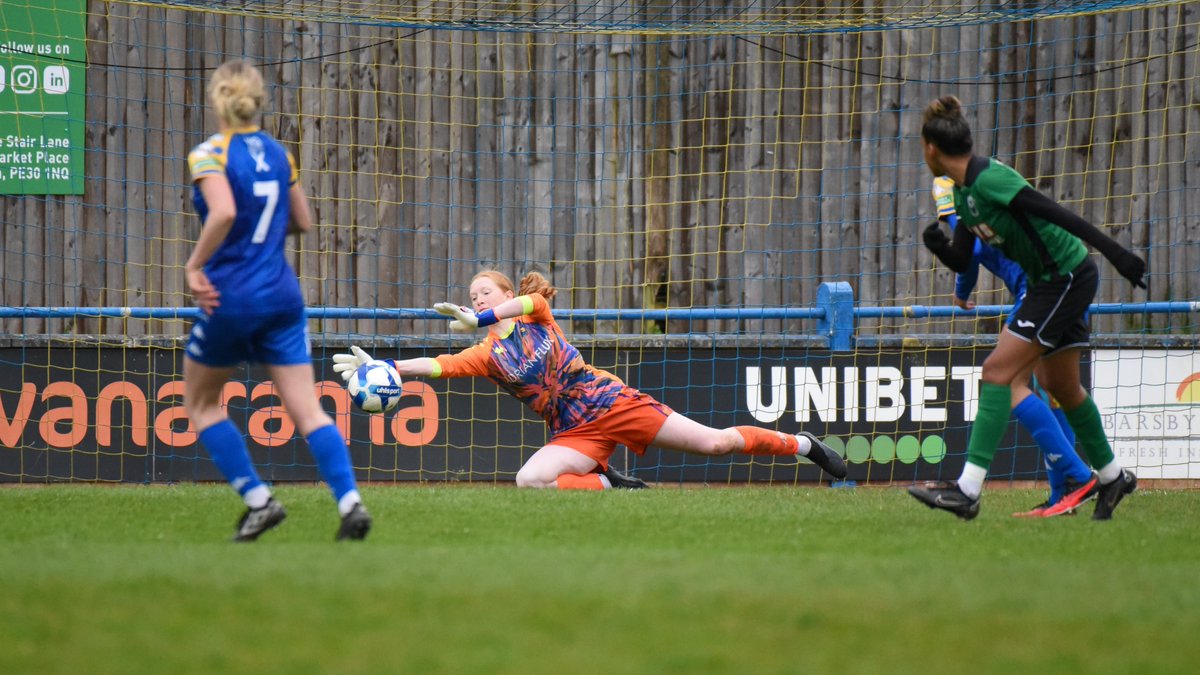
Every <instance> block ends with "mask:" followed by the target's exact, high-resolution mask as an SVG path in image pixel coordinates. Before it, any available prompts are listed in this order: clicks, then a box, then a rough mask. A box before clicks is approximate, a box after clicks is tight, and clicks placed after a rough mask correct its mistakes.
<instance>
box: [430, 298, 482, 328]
mask: <svg viewBox="0 0 1200 675" xmlns="http://www.w3.org/2000/svg"><path fill="white" fill-rule="evenodd" d="M433 309H434V311H436V312H437V313H438V314H443V315H445V316H449V317H454V320H453V321H451V322H450V330H452V331H454V332H455V333H469V332H471V331H473V330H475V329H476V328H479V317H478V316H476V315H475V312H473V311H471V310H470V309H468V308H466V307H460V306H458V305H456V304H454V303H452V302H439V303H437V304H436V305H434V306H433Z"/></svg>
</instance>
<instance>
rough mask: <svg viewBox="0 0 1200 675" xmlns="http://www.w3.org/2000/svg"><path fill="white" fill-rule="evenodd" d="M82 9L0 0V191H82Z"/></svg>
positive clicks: (78, 2)
mask: <svg viewBox="0 0 1200 675" xmlns="http://www.w3.org/2000/svg"><path fill="white" fill-rule="evenodd" d="M86 11H87V0H4V1H3V2H0V194H7V195H31V194H32V195H80V194H83V184H84V181H83V178H84V175H83V171H84V168H83V167H84V164H83V145H84V128H85V123H86V120H85V118H84V110H85V106H86V96H85V91H84V89H85V84H86V79H87V65H86V64H87V61H86V59H87V51H86V49H85V38H86V22H85V16H86Z"/></svg>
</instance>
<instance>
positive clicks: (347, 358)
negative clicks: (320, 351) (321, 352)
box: [333, 345, 375, 382]
mask: <svg viewBox="0 0 1200 675" xmlns="http://www.w3.org/2000/svg"><path fill="white" fill-rule="evenodd" d="M350 351H351V352H352V353H350V354H334V355H333V372H335V373H341V374H342V379H343V380H345V381H346V382H349V381H350V376H351V375H352V374H353V373H354V371H356V370H358V368H359V366H361V365H363V364H364V363H366V362H368V361H374V360H375V359H372V358H371V355H370V354H368V353H366V352H364V351H363V350H362V349H359V347H358V345H350Z"/></svg>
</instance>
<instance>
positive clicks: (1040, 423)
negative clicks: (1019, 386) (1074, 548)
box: [1013, 396, 1092, 504]
mask: <svg viewBox="0 0 1200 675" xmlns="http://www.w3.org/2000/svg"><path fill="white" fill-rule="evenodd" d="M1013 415H1014V416H1015V417H1016V418H1017V421H1018V422H1020V423H1021V424H1022V425H1024V426H1025V428H1026V429H1028V430H1029V433H1030V435H1031V436H1033V440H1034V441H1036V442H1037V444H1038V447H1039V448H1041V449H1042V456H1043V457H1044V458H1045V461H1046V467H1047V476H1048V479H1049V482H1050V503H1051V504H1055V503H1057V502H1058V500H1059V499H1061V498H1062V496H1063V492H1064V489H1065V486H1066V482H1067V478H1071V479H1073V480H1075V481H1078V482H1081V483H1086V482H1087V481H1089V480H1091V477H1092V471H1091V469H1089V468H1088V467H1087V465H1086V464H1084V463H1083V460H1081V459H1079V455H1078V454H1076V452H1075V446H1074V445H1073V444H1072V443H1070V442H1069V441H1068V440H1067V437H1066V436H1065V435H1063V431H1062V427H1061V426H1059V419H1058V418H1057V417H1055V415H1054V413H1053V412H1051V410H1050V406H1048V405H1046V402H1045V401H1043V400H1042V399H1040V398H1038V397H1037V396H1027V397H1026V398H1025V400H1024V401H1021V403H1020V404H1019V405H1017V407H1015V408H1013Z"/></svg>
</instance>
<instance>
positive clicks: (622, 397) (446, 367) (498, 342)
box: [333, 271, 846, 490]
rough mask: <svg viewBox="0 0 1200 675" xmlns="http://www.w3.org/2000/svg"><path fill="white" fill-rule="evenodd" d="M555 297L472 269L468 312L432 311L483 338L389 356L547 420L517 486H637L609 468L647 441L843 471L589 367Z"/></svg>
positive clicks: (758, 431) (786, 440)
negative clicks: (481, 386) (485, 385)
mask: <svg viewBox="0 0 1200 675" xmlns="http://www.w3.org/2000/svg"><path fill="white" fill-rule="evenodd" d="M556 293H557V289H555V288H554V287H553V286H551V285H550V283H549V281H547V280H546V278H545V277H543V276H542V275H541V274H538V273H536V272H531V273H529V274H527V275H525V276H524V277H523V278H522V279H521V284H520V291H519V294H518V292H517V291H515V290H514V285H513V283H512V280H511V279H509V278H508V277H507V276H506V275H504V274H502V273H500V272H496V271H485V272H480V273H479V274H476V275H475V277H474V278H473V279H472V280H471V285H470V297H471V307H470V308H468V307H460V306H459V305H456V304H453V303H445V302H443V303H438V304H436V305H434V309H435V310H436V311H437V312H438V313H440V314H443V315H446V316H448V317H450V318H451V319H452V320H451V322H450V328H451V330H454V331H458V332H471V331H475V330H478V329H487V334H486V335H485V336H484V338H483V340H482V341H481V342H479V343H477V344H475V345H473V346H471V347H468V348H467V349H464V350H462V351H461V352H458V353H456V354H442V355H439V356H436V357H433V358H428V357H423V358H416V359H406V360H397V361H392V362H391V363H392V365H393V366H394V367H395V368H396V370H397V372H399V373H400V375H401V376H406V377H431V378H450V377H485V378H487V379H489V380H491V381H492V382H495V383H496V385H497V386H499V387H500V388H501V389H503V390H505V391H507V392H508V393H509V394H512V395H513V396H514V397H516V398H517V399H518V400H520V401H521V402H523V403H524V404H525V405H527V406H529V408H530V409H531V410H533V411H534V412H535V413H537V414H538V415H539V416H540V417H541V418H542V419H543V420H545V422H546V426H547V428H548V429H549V432H550V440H549V442H548V443H547V444H546V445H544V446H543V447H542V448H541V449H539V450H538V451H537V452H535V453H534V454H533V455H532V456H531V457H530V458H529V460H528V461H526V462H525V464H524V465H523V466H522V467H521V468H520V470H519V471H518V472H517V477H516V482H517V486H518V487H534V488H558V489H575V490H602V489H607V488H640V487H645V483H644V482H643V481H641V480H640V479H637V478H631V477H627V476H624V475H622V474H619V473H617V472H616V471H614V470H613V469H612V468H611V467H610V466H609V458H610V457H611V456H612V454H613V452H614V451H615V450H616V447H617V445H618V444H623V445H625V446H626V447H627V448H629V449H630V450H631V451H633V452H634V453H635V454H637V455H639V456H640V455H642V454H643V453H645V451H646V448H647V447H649V446H654V447H658V448H664V449H668V450H680V451H683V452H689V453H695V454H699V455H707V456H719V455H728V454H731V453H735V452H737V453H745V454H752V455H780V456H793V455H798V456H802V457H807V458H808V459H810V460H811V461H812V462H813V463H814V464H816V465H817V466H818V467H820V468H821V469H823V470H824V471H825V472H827V473H829V474H830V475H831V476H833V477H834V478H839V479H840V478H844V477H845V476H846V463H845V462H844V461H843V460H842V458H841V457H840V456H839V455H838V454H837V453H836V452H834V451H833V450H832V449H831V448H830V447H829V446H827V445H825V444H824V443H822V442H821V441H820V440H819V439H817V437H816V436H814V435H813V434H811V433H809V432H807V431H800V432H798V433H796V434H789V433H782V432H778V431H772V430H768V429H762V428H759V427H753V426H736V427H730V428H726V429H715V428H712V427H709V426H705V425H703V424H700V423H699V422H696V421H694V420H690V419H688V418H687V417H684V416H683V415H680V414H679V413H677V412H675V411H673V410H671V408H669V407H667V406H666V405H664V404H662V403H660V402H659V401H656V400H655V399H654V398H652V397H650V396H648V395H647V394H644V393H642V392H640V391H638V390H637V389H634V388H632V387H630V386H628V385H626V384H625V383H624V382H622V381H621V380H620V378H618V377H617V376H615V375H613V374H612V373H609V372H606V371H604V370H600V369H598V368H595V367H593V366H591V365H588V364H587V363H585V362H584V360H583V357H582V356H581V355H580V353H579V350H577V349H576V348H575V347H573V346H572V345H571V343H570V342H568V341H567V339H566V337H565V336H564V335H563V332H562V329H561V328H560V327H559V325H558V323H557V322H555V320H554V317H553V316H552V315H551V312H550V302H549V301H550V300H551V299H552V298H553V297H554V295H555V294H556ZM333 360H334V366H333V369H334V370H335V371H336V372H339V373H341V375H342V378H343V379H347V378H349V377H350V375H351V374H352V373H353V372H354V371H355V370H356V369H357V368H358V367H359V366H360V365H362V364H364V363H366V362H367V361H370V360H371V357H370V356H369V355H368V354H367V353H366V352H364V351H363V350H362V349H360V348H358V347H357V346H352V347H351V353H349V354H335V355H334V357H333Z"/></svg>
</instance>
